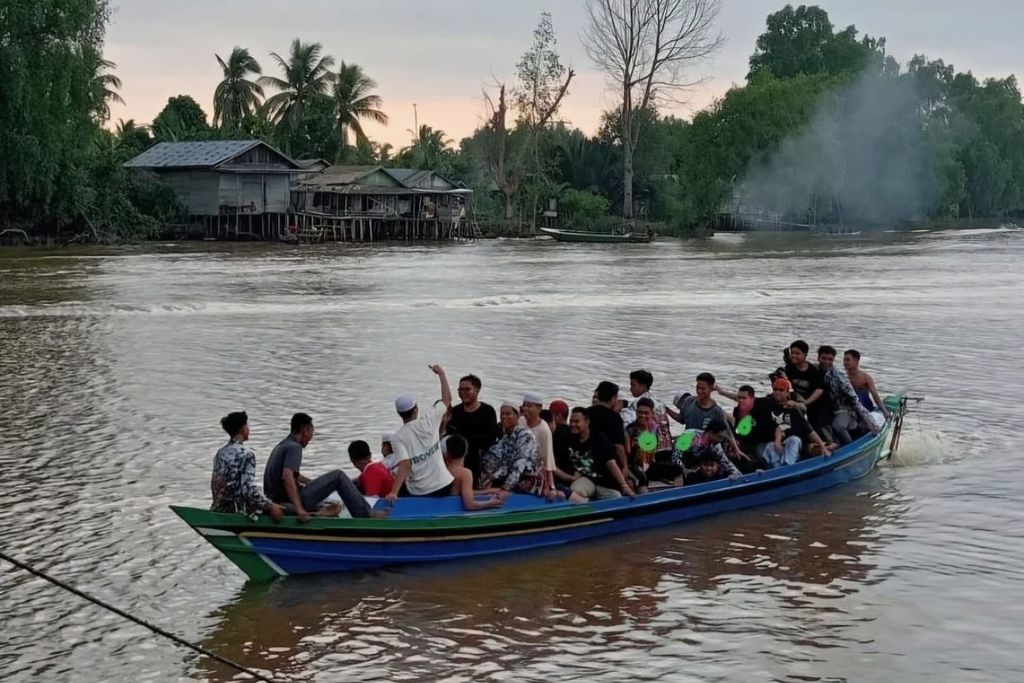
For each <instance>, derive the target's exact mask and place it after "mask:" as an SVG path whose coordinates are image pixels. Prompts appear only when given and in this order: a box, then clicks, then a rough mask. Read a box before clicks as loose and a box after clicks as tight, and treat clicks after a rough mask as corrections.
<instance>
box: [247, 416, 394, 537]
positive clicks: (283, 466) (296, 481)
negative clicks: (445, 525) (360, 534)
mask: <svg viewBox="0 0 1024 683" xmlns="http://www.w3.org/2000/svg"><path fill="white" fill-rule="evenodd" d="M314 431H315V430H314V428H313V418H311V417H310V416H309V415H307V414H305V413H295V415H293V416H292V420H291V433H290V434H289V435H288V437H287V438H285V439H284V440H283V441H282V442H281V443H279V444H277V446H275V447H274V450H273V451H272V452H271V454H270V459H269V460H267V466H266V468H264V470H263V490H264V492H265V493H266V494H267V496H268V497H269V498H270V499H271V500H273V501H274V502H275V503H279V504H281V505H283V506H285V509H289V510H290V511H291V512H294V514H295V515H296V516H297V517H298V518H299V521H300V522H308V521H309V518H310V513H309V512H308V510H317V508H318V507H319V506H320V505H321V504H322V503H323V502H324V500H326V499H327V497H328V496H329V495H331V493H333V492H337V494H338V495H339V496H340V497H341V501H342V502H343V503H344V504H345V507H346V508H347V509H348V511H349V513H351V515H352V516H353V517H382V516H385V515H386V514H387V513H386V512H378V511H373V510H371V509H370V506H369V505H368V504H367V502H366V499H365V498H363V495H362V494H361V493H359V489H357V488H356V485H355V484H353V483H352V480H351V479H349V478H348V475H346V474H345V473H344V472H342V471H341V470H332V471H330V472H328V473H327V474H324V475H321V476H319V477H317V478H316V479H310V478H309V477H306V476H303V475H302V473H301V471H300V470H301V468H302V452H303V449H304V448H305V447H306V446H308V445H309V442H310V441H312V440H313V433H314ZM338 511H339V509H338V508H337V507H336V506H331V507H330V508H327V509H325V510H323V511H321V512H319V513H316V514H318V515H320V516H324V517H335V516H337V514H338Z"/></svg>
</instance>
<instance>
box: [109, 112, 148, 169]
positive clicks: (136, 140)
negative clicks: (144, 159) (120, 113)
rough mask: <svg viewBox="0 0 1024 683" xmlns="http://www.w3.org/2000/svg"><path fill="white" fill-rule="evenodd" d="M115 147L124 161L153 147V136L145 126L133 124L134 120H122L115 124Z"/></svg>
mask: <svg viewBox="0 0 1024 683" xmlns="http://www.w3.org/2000/svg"><path fill="white" fill-rule="evenodd" d="M116 134H117V146H118V147H119V148H120V150H121V152H122V153H123V155H124V157H125V159H126V160H127V159H131V158H132V157H135V156H138V155H139V154H142V153H143V152H145V151H146V150H147V149H149V148H150V147H151V146H152V145H153V136H151V135H150V134H149V130H148V129H147V128H146V127H145V126H140V125H138V124H136V123H135V119H128V120H127V121H125V120H124V119H122V120H120V121H118V122H117V130H116Z"/></svg>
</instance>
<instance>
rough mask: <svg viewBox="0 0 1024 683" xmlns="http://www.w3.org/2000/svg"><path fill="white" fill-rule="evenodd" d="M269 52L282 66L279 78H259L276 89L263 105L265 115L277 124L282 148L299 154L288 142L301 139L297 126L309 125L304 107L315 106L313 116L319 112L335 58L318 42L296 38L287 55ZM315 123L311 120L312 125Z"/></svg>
mask: <svg viewBox="0 0 1024 683" xmlns="http://www.w3.org/2000/svg"><path fill="white" fill-rule="evenodd" d="M270 56H271V57H272V58H273V59H274V62H275V63H276V64H277V66H278V68H279V69H280V70H281V75H282V78H279V77H277V76H263V77H262V78H260V79H259V84H260V86H262V87H264V88H273V89H275V90H277V91H278V92H277V94H275V95H272V96H270V97H268V98H267V100H266V102H264V104H263V106H264V107H265V108H266V112H267V116H268V118H269V119H270V120H271V121H273V123H274V125H275V126H277V129H278V135H277V137H278V139H279V140H281V141H282V144H283V146H284V150H285V152H287V153H290V154H292V155H293V156H300V155H299V153H298V152H296V151H295V150H293V149H291V148H290V147H289V146H288V145H289V143H290V142H291V141H292V140H293V139H301V137H302V135H301V134H299V133H298V130H299V128H302V127H308V126H309V125H310V123H309V122H307V121H306V119H307V111H306V110H307V109H309V108H313V109H316V111H315V112H312V113H310V114H309V116H310V117H312V118H313V119H316V118H317V117H318V116H319V114H320V113H322V109H323V97H324V96H325V94H326V93H327V90H328V88H329V86H330V85H331V83H332V82H333V81H334V74H333V73H331V68H332V67H333V66H334V58H333V57H329V56H324V55H323V45H321V44H320V43H303V42H302V41H300V40H299V39H298V38H296V39H295V40H293V41H292V44H291V48H290V50H289V53H288V59H285V58H283V57H281V55H279V54H277V53H276V52H271V53H270ZM318 123H319V122H317V123H313V124H312V125H313V127H316V126H317V125H318ZM322 144H326V143H322ZM309 146H311V147H312V146H316V145H309ZM332 158H333V157H332Z"/></svg>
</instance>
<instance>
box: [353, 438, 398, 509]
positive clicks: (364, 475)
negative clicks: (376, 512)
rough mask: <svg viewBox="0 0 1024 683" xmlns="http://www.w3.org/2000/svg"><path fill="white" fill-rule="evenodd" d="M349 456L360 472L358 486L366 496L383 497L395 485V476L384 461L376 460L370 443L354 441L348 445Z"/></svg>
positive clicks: (356, 481) (356, 482)
mask: <svg viewBox="0 0 1024 683" xmlns="http://www.w3.org/2000/svg"><path fill="white" fill-rule="evenodd" d="M348 457H349V460H351V461H352V465H353V466H355V468H356V469H357V470H359V472H360V474H359V476H358V477H357V478H356V480H355V485H356V487H357V488H358V489H359V490H360V491H361V492H362V494H363V495H364V496H374V497H376V498H383V497H384V496H386V495H388V494H389V493H390V492H391V487H393V486H394V485H395V477H394V475H392V474H391V471H390V470H389V469H388V468H387V466H386V465H384V463H382V462H374V461H373V455H372V454H371V453H370V444H368V443H366V442H365V441H353V442H352V443H350V444H349V446H348Z"/></svg>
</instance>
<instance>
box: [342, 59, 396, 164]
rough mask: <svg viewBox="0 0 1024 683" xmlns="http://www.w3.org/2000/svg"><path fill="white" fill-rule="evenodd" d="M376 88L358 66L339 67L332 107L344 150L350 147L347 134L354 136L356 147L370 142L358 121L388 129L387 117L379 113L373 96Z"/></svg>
mask: <svg viewBox="0 0 1024 683" xmlns="http://www.w3.org/2000/svg"><path fill="white" fill-rule="evenodd" d="M376 87H377V82H376V81H375V80H373V79H372V78H370V77H369V76H367V75H366V74H365V73H363V68H362V67H361V66H359V65H358V64H346V63H345V62H342V63H341V68H340V69H338V73H337V74H336V75H335V77H334V104H335V106H336V107H337V108H338V135H339V136H340V137H341V144H342V145H343V146H344V147H348V144H349V140H348V132H349V130H351V131H352V132H353V133H355V136H356V139H355V143H356V144H357V145H358V144H366V143H368V142H369V139H368V138H367V137H366V133H365V132H364V131H363V126H362V123H361V122H360V119H369V120H371V121H376V122H377V123H380V124H383V125H385V126H386V125H387V123H388V115H387V114H385V113H384V112H382V111H381V109H380V105H381V99H380V96H379V95H375V94H373V92H372V91H373V89H374V88H376Z"/></svg>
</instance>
